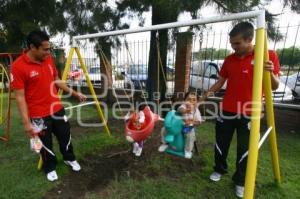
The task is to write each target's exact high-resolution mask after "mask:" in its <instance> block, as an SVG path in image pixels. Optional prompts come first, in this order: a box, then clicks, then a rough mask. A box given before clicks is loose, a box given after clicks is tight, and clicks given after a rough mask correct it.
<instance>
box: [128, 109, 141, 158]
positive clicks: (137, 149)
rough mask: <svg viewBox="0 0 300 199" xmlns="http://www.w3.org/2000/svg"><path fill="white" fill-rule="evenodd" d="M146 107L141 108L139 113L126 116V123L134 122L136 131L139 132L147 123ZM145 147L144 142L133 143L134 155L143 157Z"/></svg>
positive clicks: (129, 113) (131, 112) (132, 112)
mask: <svg viewBox="0 0 300 199" xmlns="http://www.w3.org/2000/svg"><path fill="white" fill-rule="evenodd" d="M144 108H145V106H141V105H140V106H139V111H138V112H134V111H130V112H128V113H127V114H126V116H125V118H124V119H125V122H127V121H128V120H132V121H133V126H134V128H135V129H137V130H139V129H141V128H142V126H143V124H144V123H145V114H144V112H143V110H144ZM143 146H144V141H140V142H133V150H132V153H133V154H135V156H138V157H139V156H141V154H142V151H143Z"/></svg>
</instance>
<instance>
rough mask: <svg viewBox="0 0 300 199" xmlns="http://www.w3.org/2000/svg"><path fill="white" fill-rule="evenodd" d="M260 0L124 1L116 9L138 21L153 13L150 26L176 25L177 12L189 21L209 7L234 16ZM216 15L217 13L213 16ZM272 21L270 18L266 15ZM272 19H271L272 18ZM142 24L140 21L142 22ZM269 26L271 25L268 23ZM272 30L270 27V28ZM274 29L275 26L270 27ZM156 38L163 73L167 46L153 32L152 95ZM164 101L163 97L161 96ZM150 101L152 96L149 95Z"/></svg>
mask: <svg viewBox="0 0 300 199" xmlns="http://www.w3.org/2000/svg"><path fill="white" fill-rule="evenodd" d="M260 3H261V1H260V0H244V1H233V0H228V1H219V0H189V1H182V0H123V1H120V2H118V3H117V5H118V10H119V11H120V12H121V13H127V14H128V13H137V15H138V16H139V17H140V18H141V16H142V13H143V12H145V11H149V10H151V13H152V25H155V24H162V23H168V22H175V21H177V18H178V16H179V14H180V13H183V12H189V13H190V14H191V16H192V18H197V17H200V16H199V10H200V9H205V7H206V6H208V5H213V6H215V7H216V8H217V10H218V12H219V13H230V12H231V13H232V12H233V13H236V12H242V11H250V10H252V9H253V8H255V7H259V6H261V5H260ZM216 14H217V13H216ZM267 16H269V17H270V18H271V15H269V14H267ZM271 19H272V18H271ZM141 22H143V20H141ZM269 25H273V24H272V23H270V24H269ZM270 29H272V28H270ZM273 30H275V29H274V27H273ZM156 35H158V38H159V44H160V45H159V51H160V55H161V60H162V65H163V66H164V69H163V70H164V71H165V72H166V67H165V66H166V56H167V49H168V45H169V40H170V38H168V32H167V30H160V31H157V32H156V31H152V32H151V40H150V55H149V67H148V80H147V91H148V93H153V92H155V91H157V88H158V86H157V82H158V81H157V74H158V70H157V68H158V67H157V45H156V42H157V37H156ZM159 74H161V75H160V77H159V79H160V81H159V82H160V83H161V85H160V86H159V88H160V90H159V92H160V93H165V91H166V87H165V84H164V83H165V82H164V79H163V75H162V74H163V73H162V72H160V73H159ZM161 98H162V100H163V96H161ZM150 99H151V96H150Z"/></svg>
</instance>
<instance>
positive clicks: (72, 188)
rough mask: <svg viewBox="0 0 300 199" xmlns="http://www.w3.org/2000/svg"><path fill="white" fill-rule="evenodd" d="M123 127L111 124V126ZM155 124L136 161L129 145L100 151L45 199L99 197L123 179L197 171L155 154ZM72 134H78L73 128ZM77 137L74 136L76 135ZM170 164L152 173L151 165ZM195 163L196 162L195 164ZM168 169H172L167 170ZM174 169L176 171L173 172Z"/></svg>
mask: <svg viewBox="0 0 300 199" xmlns="http://www.w3.org/2000/svg"><path fill="white" fill-rule="evenodd" d="M115 124H116V125H120V128H121V125H124V124H123V123H121V122H116V121H114V125H115ZM161 125H162V124H158V125H157V126H156V128H155V129H154V132H153V134H152V136H151V137H150V138H149V139H148V140H147V142H146V143H145V145H144V150H143V154H142V156H141V157H138V158H137V157H135V156H134V155H133V154H132V152H131V150H132V149H131V145H130V144H123V145H118V146H114V147H112V148H110V149H108V150H105V151H101V152H99V154H97V155H88V156H86V157H85V158H84V159H82V160H80V164H81V166H82V171H80V172H79V173H75V172H72V173H70V174H69V175H68V176H66V177H64V178H63V179H62V182H61V183H60V184H59V185H58V186H57V187H55V188H54V189H52V190H50V191H49V192H48V193H47V195H46V196H45V197H44V198H51V199H53V198H64V199H65V198H83V197H84V195H85V194H86V193H87V192H96V193H101V192H102V191H103V190H104V189H105V187H106V186H107V185H108V184H109V183H110V182H111V181H112V180H120V179H124V178H132V179H136V180H139V179H142V178H145V177H147V178H148V177H149V178H156V177H160V176H162V175H163V176H167V177H170V178H176V177H180V176H182V175H184V174H185V173H187V172H189V171H199V170H200V169H201V162H199V161H198V159H197V158H196V161H195V160H187V159H184V158H179V157H175V156H171V155H167V154H165V153H159V152H158V151H157V149H158V147H159V145H160V129H161V127H162V126H161ZM73 130H76V131H77V130H80V128H74V129H73ZM75 133H76V132H75ZM166 161H167V162H169V161H171V163H170V164H167V166H166V167H158V168H156V169H154V167H153V165H152V164H153V163H154V162H155V164H158V165H159V164H160V162H166ZM197 161H198V162H197ZM170 165H171V166H172V169H170ZM173 168H175V169H173Z"/></svg>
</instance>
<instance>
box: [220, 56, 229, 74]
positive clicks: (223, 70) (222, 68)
mask: <svg viewBox="0 0 300 199" xmlns="http://www.w3.org/2000/svg"><path fill="white" fill-rule="evenodd" d="M227 62H228V61H227V59H226V58H225V60H224V63H223V65H222V67H221V70H220V76H221V77H223V78H225V79H227V78H228V72H227Z"/></svg>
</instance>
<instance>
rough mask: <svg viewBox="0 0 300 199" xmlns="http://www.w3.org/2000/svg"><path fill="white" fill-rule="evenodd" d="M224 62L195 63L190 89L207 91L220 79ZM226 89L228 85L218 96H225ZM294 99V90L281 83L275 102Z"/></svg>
mask: <svg viewBox="0 0 300 199" xmlns="http://www.w3.org/2000/svg"><path fill="white" fill-rule="evenodd" d="M222 64H223V60H214V61H210V60H203V61H202V62H193V63H192V70H191V76H190V78H191V79H190V87H191V88H194V89H198V90H199V91H200V92H203V91H207V90H208V89H209V88H210V87H211V86H212V85H213V84H214V83H215V82H217V80H218V79H219V72H220V69H221V66H222ZM225 89H226V83H225V84H224V85H223V87H222V88H221V90H220V91H219V92H218V93H216V96H220V97H221V96H223V95H224V92H225ZM292 99H293V95H292V90H291V89H290V88H289V87H288V86H285V85H284V84H283V83H282V82H280V83H279V87H278V89H277V90H275V91H273V100H274V101H291V100H292Z"/></svg>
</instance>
